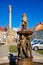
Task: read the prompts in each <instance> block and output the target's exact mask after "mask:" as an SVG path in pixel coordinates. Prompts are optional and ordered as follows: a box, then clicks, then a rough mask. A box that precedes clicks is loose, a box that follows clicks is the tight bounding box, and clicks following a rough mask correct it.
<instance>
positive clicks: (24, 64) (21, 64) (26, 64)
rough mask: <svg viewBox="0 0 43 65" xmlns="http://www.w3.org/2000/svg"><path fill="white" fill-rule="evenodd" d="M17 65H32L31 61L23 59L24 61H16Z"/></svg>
mask: <svg viewBox="0 0 43 65" xmlns="http://www.w3.org/2000/svg"><path fill="white" fill-rule="evenodd" d="M18 65H33V63H32V59H31V58H29V59H28V58H25V59H21V60H18Z"/></svg>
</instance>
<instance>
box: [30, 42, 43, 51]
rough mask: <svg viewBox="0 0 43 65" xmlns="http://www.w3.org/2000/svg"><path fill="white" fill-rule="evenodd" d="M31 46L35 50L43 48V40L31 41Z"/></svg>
mask: <svg viewBox="0 0 43 65" xmlns="http://www.w3.org/2000/svg"><path fill="white" fill-rule="evenodd" d="M31 47H32V49H34V50H38V49H43V41H38V42H35V43H31Z"/></svg>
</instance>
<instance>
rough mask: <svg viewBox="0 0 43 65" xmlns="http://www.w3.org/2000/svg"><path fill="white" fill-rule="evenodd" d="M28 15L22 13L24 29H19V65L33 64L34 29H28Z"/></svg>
mask: <svg viewBox="0 0 43 65" xmlns="http://www.w3.org/2000/svg"><path fill="white" fill-rule="evenodd" d="M27 24H28V20H27V16H26V14H25V13H24V14H23V15H22V29H21V31H18V32H17V34H19V43H18V45H17V47H18V65H32V51H31V45H30V35H32V33H33V32H32V31H29V30H27Z"/></svg>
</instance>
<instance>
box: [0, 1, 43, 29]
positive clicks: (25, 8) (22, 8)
mask: <svg viewBox="0 0 43 65" xmlns="http://www.w3.org/2000/svg"><path fill="white" fill-rule="evenodd" d="M9 4H11V5H12V27H20V23H21V21H22V14H23V13H26V14H27V17H28V20H29V22H28V27H29V28H32V27H33V26H35V25H36V24H38V23H39V22H43V0H0V27H5V26H7V25H8V23H9V13H8V5H9Z"/></svg>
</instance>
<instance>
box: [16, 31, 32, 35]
mask: <svg viewBox="0 0 43 65" xmlns="http://www.w3.org/2000/svg"><path fill="white" fill-rule="evenodd" d="M32 33H33V32H32V31H18V32H17V34H19V35H32Z"/></svg>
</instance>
